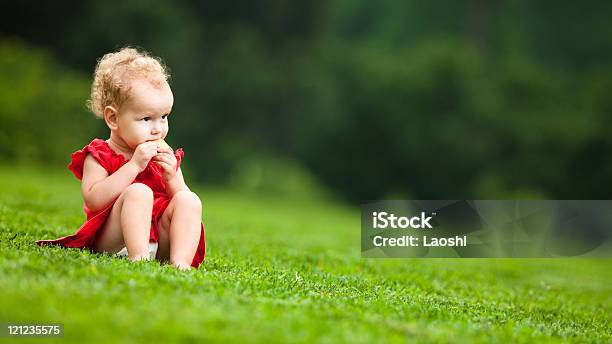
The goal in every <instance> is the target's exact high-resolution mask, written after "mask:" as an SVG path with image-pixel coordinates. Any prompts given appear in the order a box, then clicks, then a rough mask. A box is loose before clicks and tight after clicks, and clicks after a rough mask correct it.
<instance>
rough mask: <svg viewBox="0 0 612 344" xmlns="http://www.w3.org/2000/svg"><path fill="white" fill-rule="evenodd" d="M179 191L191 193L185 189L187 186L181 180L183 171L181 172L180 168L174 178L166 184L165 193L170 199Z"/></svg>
mask: <svg viewBox="0 0 612 344" xmlns="http://www.w3.org/2000/svg"><path fill="white" fill-rule="evenodd" d="M181 190H187V191H191V190H189V188H188V187H187V184H185V180H184V179H183V171H181V168H180V167H179V169H178V171H176V175H175V176H174V178H172V179H170V180H169V181H167V182H166V192H167V193H168V196H169V197H170V198H172V196H174V194H175V193H177V192H179V191H181Z"/></svg>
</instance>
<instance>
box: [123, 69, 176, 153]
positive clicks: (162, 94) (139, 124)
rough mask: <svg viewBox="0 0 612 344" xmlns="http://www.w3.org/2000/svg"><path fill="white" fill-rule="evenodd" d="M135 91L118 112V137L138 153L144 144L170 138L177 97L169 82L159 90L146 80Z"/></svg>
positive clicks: (134, 86)
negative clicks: (169, 124)
mask: <svg viewBox="0 0 612 344" xmlns="http://www.w3.org/2000/svg"><path fill="white" fill-rule="evenodd" d="M131 87H132V88H131V91H130V92H131V93H130V96H129V98H128V99H127V100H126V101H125V103H124V104H123V105H122V106H121V108H120V109H119V111H118V116H117V133H118V134H119V136H120V137H121V138H122V139H123V141H124V142H125V143H126V144H127V145H128V146H129V147H130V148H132V149H135V148H136V147H137V146H138V145H139V144H141V143H143V142H146V141H152V140H157V139H163V138H165V137H166V135H167V134H168V115H169V114H170V111H171V110H172V104H173V103H174V96H173V95H172V91H171V90H170V86H169V85H168V83H167V82H165V81H164V82H163V83H162V85H161V86H160V87H156V86H154V85H153V84H151V82H149V81H148V80H146V79H135V80H133V81H132V82H131Z"/></svg>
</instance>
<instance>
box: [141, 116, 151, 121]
mask: <svg viewBox="0 0 612 344" xmlns="http://www.w3.org/2000/svg"><path fill="white" fill-rule="evenodd" d="M150 119H151V117H145V118H143V119H142V120H143V121H145V122H148V121H149V120H150Z"/></svg>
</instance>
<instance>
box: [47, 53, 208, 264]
mask: <svg viewBox="0 0 612 344" xmlns="http://www.w3.org/2000/svg"><path fill="white" fill-rule="evenodd" d="M168 78H169V75H168V73H167V71H166V69H165V68H164V66H163V65H162V63H160V61H159V60H158V59H157V58H154V57H151V56H149V55H148V54H147V53H146V52H142V51H138V50H136V49H132V48H124V49H121V50H119V51H117V52H114V53H109V54H106V55H104V56H103V57H102V58H101V59H100V60H99V61H98V65H97V66H96V70H95V73H94V80H93V84H92V87H91V99H90V100H89V101H88V105H89V108H90V109H91V111H92V112H93V113H94V114H95V115H96V117H98V118H101V119H104V122H105V123H106V125H107V126H108V128H109V129H110V137H109V138H108V139H107V140H101V139H94V140H93V141H91V143H90V144H88V145H87V146H85V147H84V148H83V149H82V150H79V151H76V152H74V153H73V154H72V162H71V163H70V165H69V166H68V168H69V169H70V170H72V172H73V173H74V175H75V176H76V177H77V178H78V179H80V180H81V191H82V194H83V201H84V210H85V213H86V215H87V220H86V221H85V223H84V224H83V225H82V226H81V228H80V229H79V230H78V231H77V233H76V234H74V235H70V236H67V237H63V238H59V239H56V240H40V241H38V244H39V245H61V246H64V247H79V248H88V249H91V250H93V251H96V252H108V253H112V254H117V255H127V256H128V257H129V259H130V260H133V261H136V260H149V259H158V260H160V261H169V262H170V263H171V264H172V265H174V266H175V267H176V268H178V269H189V268H190V266H193V267H195V268H197V267H199V266H200V264H201V263H202V261H203V260H204V255H205V252H206V246H205V241H204V225H203V224H202V222H201V216H202V204H201V202H200V199H199V198H198V196H197V195H196V194H195V193H193V192H191V191H190V190H189V188H188V187H187V185H186V184H185V181H184V179H183V173H182V171H181V168H180V165H181V160H182V158H183V155H184V153H183V150H182V149H181V148H178V149H177V150H175V151H172V149H171V148H170V147H169V146H168V145H167V144H166V143H165V142H164V141H163V139H164V138H165V137H166V135H167V134H168V121H169V116H170V112H171V110H172V105H173V102H174V98H173V95H172V91H171V90H170V86H169V85H168Z"/></svg>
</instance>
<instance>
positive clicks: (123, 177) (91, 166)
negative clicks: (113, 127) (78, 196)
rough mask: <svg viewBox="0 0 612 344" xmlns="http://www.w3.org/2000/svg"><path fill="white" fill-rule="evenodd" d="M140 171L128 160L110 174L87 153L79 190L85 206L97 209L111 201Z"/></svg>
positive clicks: (93, 209) (102, 207) (92, 209)
mask: <svg viewBox="0 0 612 344" xmlns="http://www.w3.org/2000/svg"><path fill="white" fill-rule="evenodd" d="M138 173H140V169H139V167H138V166H137V165H136V163H134V162H132V161H128V162H127V163H126V164H125V165H123V166H122V167H121V168H120V169H118V170H117V171H116V172H115V173H113V174H111V175H110V176H109V175H108V173H107V172H106V170H105V169H104V167H102V166H101V165H100V164H99V163H98V161H96V159H95V158H94V157H93V156H91V155H87V157H86V158H85V163H84V166H83V179H82V182H81V192H82V194H83V200H84V201H85V206H87V208H89V210H91V211H94V212H96V211H99V210H102V209H104V208H105V207H106V206H108V205H109V204H110V203H111V202H113V201H114V200H115V199H117V197H119V195H121V192H123V190H125V188H127V187H128V186H129V185H130V184H132V182H133V181H134V179H136V176H137V175H138Z"/></svg>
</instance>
